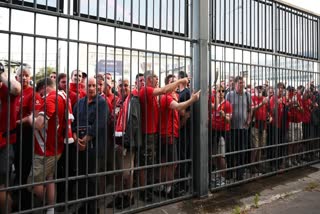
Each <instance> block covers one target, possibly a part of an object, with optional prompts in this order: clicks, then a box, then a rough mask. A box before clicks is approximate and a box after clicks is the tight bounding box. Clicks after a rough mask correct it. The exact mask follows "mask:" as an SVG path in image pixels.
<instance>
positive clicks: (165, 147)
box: [161, 137, 178, 163]
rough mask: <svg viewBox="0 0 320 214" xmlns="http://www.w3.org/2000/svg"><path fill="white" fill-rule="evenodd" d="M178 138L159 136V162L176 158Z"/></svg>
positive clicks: (171, 160)
mask: <svg viewBox="0 0 320 214" xmlns="http://www.w3.org/2000/svg"><path fill="white" fill-rule="evenodd" d="M168 142H170V143H168ZM177 142H178V139H177V138H175V137H173V138H172V137H161V162H162V163H166V162H173V161H176V160H177V159H178V151H177Z"/></svg>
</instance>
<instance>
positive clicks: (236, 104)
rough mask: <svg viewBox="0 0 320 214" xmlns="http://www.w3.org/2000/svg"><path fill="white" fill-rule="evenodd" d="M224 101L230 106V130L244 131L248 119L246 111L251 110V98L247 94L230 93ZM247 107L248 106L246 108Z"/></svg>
mask: <svg viewBox="0 0 320 214" xmlns="http://www.w3.org/2000/svg"><path fill="white" fill-rule="evenodd" d="M226 100H228V101H229V102H230V103H231V105H232V119H231V129H245V128H247V127H246V126H245V123H246V121H247V117H248V111H250V109H251V96H250V94H249V93H248V92H243V93H242V94H238V93H236V92H235V91H230V92H229V93H228V94H227V96H226ZM248 105H249V106H248Z"/></svg>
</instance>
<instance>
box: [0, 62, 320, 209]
mask: <svg viewBox="0 0 320 214" xmlns="http://www.w3.org/2000/svg"><path fill="white" fill-rule="evenodd" d="M31 74H32V72H31V71H30V68H28V67H25V66H23V67H20V68H18V69H17V71H16V73H15V76H13V75H12V74H11V76H10V77H8V75H9V74H8V73H7V72H5V70H4V67H3V66H2V65H0V77H1V78H0V98H1V114H0V118H1V120H0V121H1V123H0V158H1V161H0V165H1V166H0V190H1V191H0V208H1V211H2V212H3V213H6V212H10V211H11V210H13V211H20V210H28V209H31V208H32V207H33V206H34V205H33V204H32V202H33V200H32V198H33V197H32V194H34V195H35V196H36V197H37V198H38V200H39V201H43V204H44V205H48V209H47V210H46V212H47V213H54V211H55V208H54V204H55V203H60V202H65V201H73V200H77V199H81V198H87V199H86V200H85V201H83V202H81V203H79V204H80V206H79V207H78V208H79V210H78V212H79V213H97V211H98V208H99V205H98V203H97V199H96V198H95V196H97V195H99V194H106V193H107V192H108V191H109V192H110V191H111V192H118V193H117V194H114V195H113V196H112V198H113V200H111V201H110V203H109V204H108V205H107V207H108V208H111V207H115V208H117V209H124V208H127V207H130V206H132V205H133V204H134V203H135V201H136V199H135V197H138V199H139V200H142V201H145V202H152V201H154V199H155V197H154V196H155V193H154V192H156V194H157V195H164V196H165V197H170V198H173V197H178V196H181V195H183V194H185V193H186V192H188V191H189V190H190V189H189V188H190V186H189V182H188V181H189V180H188V177H189V175H190V171H191V169H190V167H191V164H190V162H188V161H183V160H189V159H190V158H191V154H190V153H191V151H190V147H191V146H190V145H191V144H190V143H191V142H190V141H191V136H190V133H191V131H190V130H191V127H192V126H191V121H190V111H191V109H190V107H191V105H192V104H193V103H194V102H196V101H197V100H198V99H199V97H200V91H198V92H194V93H191V92H190V88H189V78H188V76H187V74H186V73H185V72H184V71H180V72H179V74H178V78H177V77H176V76H175V75H172V74H169V75H167V76H166V77H165V79H164V83H165V85H164V86H163V87H159V79H158V76H157V75H155V74H154V73H153V72H151V71H146V72H145V73H144V74H140V73H139V74H137V75H136V78H135V82H134V87H133V88H132V87H131V83H130V81H129V80H128V79H120V80H118V82H117V84H115V82H114V81H113V76H112V74H110V73H106V74H97V75H95V76H93V77H87V74H86V73H85V72H82V71H80V70H74V71H72V72H71V75H70V78H68V76H67V75H66V74H64V73H59V74H56V73H51V74H50V76H49V77H46V78H43V79H41V80H39V81H38V82H37V83H36V87H35V88H33V87H32V86H31V85H30V81H31V79H32V77H31ZM211 94H212V96H211V97H210V99H209V103H211V105H209V107H210V108H209V109H210V111H211V114H210V115H211V116H210V117H209V121H210V122H209V124H210V126H209V127H210V128H211V129H212V131H210V132H209V133H210V136H211V138H210V139H209V142H210V143H209V156H210V161H209V173H211V181H210V185H211V186H212V187H219V186H223V185H226V184H227V183H228V182H235V181H240V180H243V179H246V176H248V174H249V175H255V174H256V173H268V172H274V171H277V170H281V169H285V168H287V167H292V166H297V165H299V164H300V165H302V164H303V163H304V162H305V161H306V162H310V161H312V160H315V159H316V158H319V151H318V149H319V141H318V140H317V138H318V137H319V133H320V132H319V126H320V113H319V104H320V103H319V102H320V94H319V88H317V87H316V86H315V85H314V83H313V82H310V83H309V84H307V85H305V86H303V85H300V86H298V87H297V88H295V87H293V86H287V87H286V86H285V84H284V83H281V82H279V83H277V85H276V87H275V88H273V87H272V86H270V85H269V84H268V82H266V83H265V84H264V85H255V86H254V87H251V86H250V85H247V86H246V87H245V82H244V79H243V78H242V77H241V76H237V77H235V78H232V77H231V78H230V79H229V82H228V83H227V84H224V82H223V81H221V82H220V84H219V85H215V86H214V88H213V91H212V93H210V95H211ZM179 160H181V162H179V164H177V161H179ZM160 163H162V164H160ZM152 165H153V166H152ZM12 166H13V167H12ZM12 169H13V171H12ZM176 178H179V179H181V181H179V182H174V179H176ZM56 179H60V180H59V181H57V180H56ZM11 185H16V186H21V187H19V188H17V189H15V190H11V191H7V187H9V186H11ZM110 186H111V188H112V190H108V187H110ZM133 187H137V188H138V189H137V191H138V193H139V194H134V192H132V191H131V190H130V189H132V188H133ZM59 208H61V209H63V210H64V211H66V210H68V209H69V207H68V206H67V205H66V204H64V206H63V207H59Z"/></svg>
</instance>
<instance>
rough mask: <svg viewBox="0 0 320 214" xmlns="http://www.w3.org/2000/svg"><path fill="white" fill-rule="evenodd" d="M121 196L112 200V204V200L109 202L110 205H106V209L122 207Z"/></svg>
mask: <svg viewBox="0 0 320 214" xmlns="http://www.w3.org/2000/svg"><path fill="white" fill-rule="evenodd" d="M122 199H123V198H122V196H116V198H115V199H114V202H113V200H112V201H110V203H109V204H108V205H107V208H113V206H115V207H116V208H117V207H119V206H120V207H121V206H122Z"/></svg>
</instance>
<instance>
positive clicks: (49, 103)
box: [34, 91, 66, 156]
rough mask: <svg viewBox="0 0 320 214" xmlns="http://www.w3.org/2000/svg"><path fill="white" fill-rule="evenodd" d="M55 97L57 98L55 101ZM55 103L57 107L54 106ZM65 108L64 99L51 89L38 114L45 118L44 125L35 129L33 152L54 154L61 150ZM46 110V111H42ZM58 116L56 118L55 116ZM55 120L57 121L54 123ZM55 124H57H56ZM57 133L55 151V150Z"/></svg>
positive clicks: (42, 154)
mask: <svg viewBox="0 0 320 214" xmlns="http://www.w3.org/2000/svg"><path fill="white" fill-rule="evenodd" d="M56 99H58V101H57V103H56ZM56 104H57V108H56ZM65 108H66V101H65V100H64V99H63V98H62V97H61V96H59V95H58V96H56V91H52V92H50V93H49V94H48V96H47V97H46V99H45V101H44V104H43V105H42V107H41V109H40V112H39V115H41V114H43V115H44V116H45V118H46V122H45V123H46V127H47V128H43V129H42V130H35V133H34V135H35V153H36V154H38V155H41V156H44V155H45V156H55V155H56V154H57V155H59V154H61V153H62V152H63V149H64V134H63V133H64V132H65V128H63V127H66V126H65V123H66V119H65ZM44 111H46V112H44ZM57 116H58V118H57V120H56V117H57ZM56 121H58V123H57V124H56ZM56 125H57V126H56ZM56 134H57V152H56Z"/></svg>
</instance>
